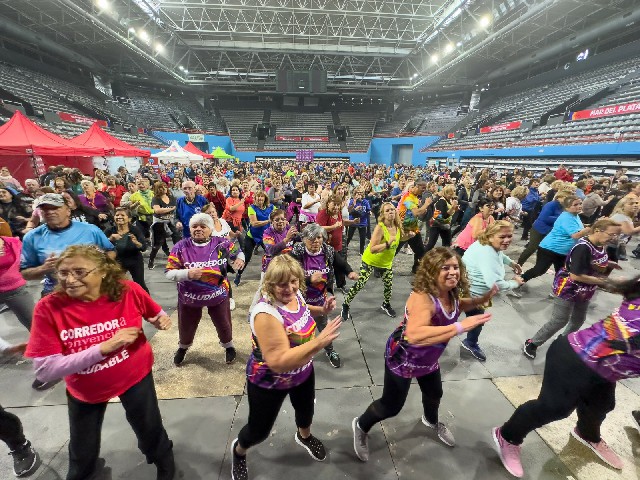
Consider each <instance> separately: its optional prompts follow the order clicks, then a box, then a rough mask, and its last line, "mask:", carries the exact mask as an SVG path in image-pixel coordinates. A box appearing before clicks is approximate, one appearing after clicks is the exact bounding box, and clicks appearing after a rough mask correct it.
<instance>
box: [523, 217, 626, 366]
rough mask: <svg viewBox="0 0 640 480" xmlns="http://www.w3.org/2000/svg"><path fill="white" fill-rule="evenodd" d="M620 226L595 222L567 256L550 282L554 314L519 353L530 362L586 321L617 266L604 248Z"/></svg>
mask: <svg viewBox="0 0 640 480" xmlns="http://www.w3.org/2000/svg"><path fill="white" fill-rule="evenodd" d="M620 228H621V226H620V224H619V223H617V222H615V221H613V220H610V219H608V218H602V219H600V220H598V221H597V222H596V223H594V224H593V226H592V233H591V234H590V235H588V236H587V237H583V238H581V239H580V240H578V243H576V244H575V245H574V246H573V247H572V248H571V250H570V251H569V254H568V255H567V258H566V260H565V263H564V265H563V266H562V268H560V270H558V272H557V273H556V276H555V278H554V280H553V295H554V298H553V311H552V312H551V318H550V319H549V321H548V322H547V323H545V324H544V325H543V326H542V328H540V329H539V330H538V331H537V332H536V333H535V335H534V336H533V337H531V338H530V339H528V340H527V341H526V342H524V346H523V347H522V351H523V353H524V355H525V356H526V357H528V358H530V359H534V358H536V351H537V349H538V347H540V346H541V345H543V344H544V343H545V342H546V341H547V340H549V339H550V338H552V337H555V335H556V334H557V333H558V331H560V329H561V328H563V327H565V329H564V332H563V335H567V334H568V333H571V332H575V331H576V330H579V329H580V327H582V325H583V324H584V321H585V319H586V318H587V309H588V308H589V301H590V300H591V298H592V297H593V295H594V294H595V293H596V289H597V288H598V286H600V285H603V284H604V283H605V282H606V281H607V277H608V275H609V274H610V273H611V271H612V270H614V269H620V266H619V265H618V264H617V263H615V262H612V261H609V256H608V255H607V250H606V246H607V245H609V244H611V243H615V242H616V241H617V240H618V236H619V235H620Z"/></svg>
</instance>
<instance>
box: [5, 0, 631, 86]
mask: <svg viewBox="0 0 640 480" xmlns="http://www.w3.org/2000/svg"><path fill="white" fill-rule="evenodd" d="M638 8H640V0H610V1H605V0H492V1H487V0H217V1H214V0H0V35H3V36H4V37H5V38H9V39H10V38H11V37H12V36H15V35H12V34H13V33H15V34H18V33H19V32H18V31H17V30H16V28H20V29H23V30H26V31H27V32H28V33H30V34H32V35H33V37H34V39H33V41H32V43H33V46H34V48H39V49H43V50H46V49H47V48H49V50H51V45H53V44H55V45H60V46H61V47H63V48H64V49H69V50H72V51H73V52H75V53H76V54H78V55H79V56H80V58H81V59H87V60H88V61H89V60H90V62H91V64H92V65H93V66H95V65H99V66H101V67H104V69H105V70H106V71H108V72H110V73H111V74H112V75H114V76H119V75H122V76H124V77H125V78H141V79H142V78H144V79H155V80H170V81H173V82H174V83H176V84H183V85H187V84H192V85H211V86H214V87H216V88H217V89H225V88H228V89H230V90H236V91H237V90H239V89H240V90H242V89H246V90H249V91H273V90H274V86H275V72H276V71H277V70H279V69H294V70H309V69H322V70H326V71H327V72H328V85H329V91H330V92H335V91H372V92H373V91H378V92H385V91H390V90H400V91H410V90H418V91H419V90H420V89H428V88H429V87H431V86H434V85H437V86H439V87H442V86H443V85H447V86H461V87H462V86H465V85H473V84H474V83H476V82H477V81H478V80H479V79H481V78H483V77H484V76H486V75H487V74H489V73H490V72H495V71H496V70H497V69H499V68H501V67H504V66H505V65H508V64H510V63H512V62H514V61H517V60H518V59H521V58H523V57H525V56H529V55H531V54H534V53H536V52H542V51H544V50H545V49H549V48H551V47H552V46H553V45H554V44H558V43H559V42H561V41H562V40H563V39H566V38H568V37H571V36H572V35H573V36H576V35H579V34H581V33H584V32H589V31H594V32H596V31H598V32H600V35H602V32H604V30H602V29H599V28H598V27H599V26H601V25H603V24H605V23H607V22H609V23H615V22H613V20H616V21H618V23H620V22H624V20H623V19H622V15H623V14H625V13H627V12H629V11H632V10H637V9H638ZM637 23H638V24H640V22H637ZM626 27H627V28H636V24H634V23H631V25H627V26H626ZM23 40H25V39H23ZM27 43H29V42H27ZM573 47H574V46H573V45H571V46H569V47H568V48H573ZM580 47H582V45H578V44H576V45H575V48H576V49H578V48H580ZM76 60H78V59H77V58H76ZM80 61H82V60H80Z"/></svg>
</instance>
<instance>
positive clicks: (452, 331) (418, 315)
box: [352, 247, 497, 462]
mask: <svg viewBox="0 0 640 480" xmlns="http://www.w3.org/2000/svg"><path fill="white" fill-rule="evenodd" d="M496 292H497V289H496V288H491V289H490V290H488V291H487V292H486V293H485V294H484V295H483V296H481V297H476V298H465V297H468V295H469V283H468V281H467V275H466V271H465V268H464V265H463V264H462V263H461V262H460V258H459V257H458V255H456V253H455V252H454V251H453V250H451V249H449V248H445V247H436V248H434V249H432V250H430V251H429V252H427V253H426V254H425V255H424V257H422V260H421V261H420V265H419V267H418V270H417V272H416V276H415V278H414V281H413V290H412V292H411V294H410V295H409V299H408V300H407V303H406V306H405V309H404V318H403V320H402V322H401V323H400V325H399V326H398V327H397V328H396V329H395V330H394V332H393V333H392V334H391V336H390V337H389V340H388V341H387V346H386V349H385V360H386V361H385V372H384V389H383V392H382V397H381V398H379V399H378V400H375V401H374V402H373V403H372V404H371V405H369V407H368V408H367V409H366V410H365V412H364V413H363V414H362V415H361V416H359V417H356V418H354V419H353V422H352V428H353V446H354V449H355V452H356V456H357V457H358V458H359V459H360V460H362V461H363V462H366V461H367V460H369V445H368V441H369V439H368V437H369V430H371V428H372V427H373V426H374V425H375V424H376V423H378V422H381V421H382V420H385V419H387V418H391V417H394V416H396V415H397V414H398V413H400V410H402V407H403V406H404V403H405V401H406V399H407V395H408V393H409V387H410V386H411V381H412V380H413V379H414V378H415V379H416V380H417V382H418V385H419V386H420V391H421V392H422V406H423V408H424V415H423V416H422V423H423V424H424V425H425V426H426V427H428V428H431V429H433V430H434V431H435V432H436V434H437V436H438V438H439V439H440V441H441V442H442V443H444V444H445V445H448V446H450V447H453V446H454V445H455V440H454V438H453V435H452V433H451V431H450V430H449V429H448V428H447V426H446V425H445V424H444V423H442V422H440V421H438V409H439V406H440V399H441V398H442V379H441V376H440V365H439V364H438V359H439V358H440V356H441V355H442V353H443V352H444V349H445V348H446V346H447V343H448V342H449V340H451V339H452V338H453V337H455V336H456V335H460V334H462V333H464V332H468V331H469V330H472V329H473V328H476V327H477V326H479V325H483V324H484V323H486V322H488V321H489V320H490V319H491V314H488V313H482V314H479V315H473V316H467V318H465V319H464V320H462V321H460V322H459V321H458V317H459V316H460V313H461V312H462V311H467V312H468V311H473V310H475V309H476V308H477V307H478V306H479V305H482V304H484V303H487V302H489V300H491V297H493V295H495V293H496Z"/></svg>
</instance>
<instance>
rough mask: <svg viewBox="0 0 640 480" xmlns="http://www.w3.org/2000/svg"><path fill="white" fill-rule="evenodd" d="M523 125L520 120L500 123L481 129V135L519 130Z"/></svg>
mask: <svg viewBox="0 0 640 480" xmlns="http://www.w3.org/2000/svg"><path fill="white" fill-rule="evenodd" d="M520 125H522V122H521V121H520V120H517V121H515V122H509V123H500V124H498V125H489V126H488V127H482V128H480V133H493V132H504V131H506V130H517V129H518V128H520Z"/></svg>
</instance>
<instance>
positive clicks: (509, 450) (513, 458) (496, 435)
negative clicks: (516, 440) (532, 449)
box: [491, 427, 524, 478]
mask: <svg viewBox="0 0 640 480" xmlns="http://www.w3.org/2000/svg"><path fill="white" fill-rule="evenodd" d="M491 433H493V441H494V442H495V444H496V449H497V452H498V455H500V460H502V465H504V468H506V469H507V471H508V472H509V473H510V474H511V475H513V476H514V477H517V478H522V476H523V475H524V470H523V469H522V462H520V445H512V444H511V443H509V442H507V441H506V440H505V439H504V438H502V434H501V433H500V428H499V427H495V428H494V429H493V430H491Z"/></svg>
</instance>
